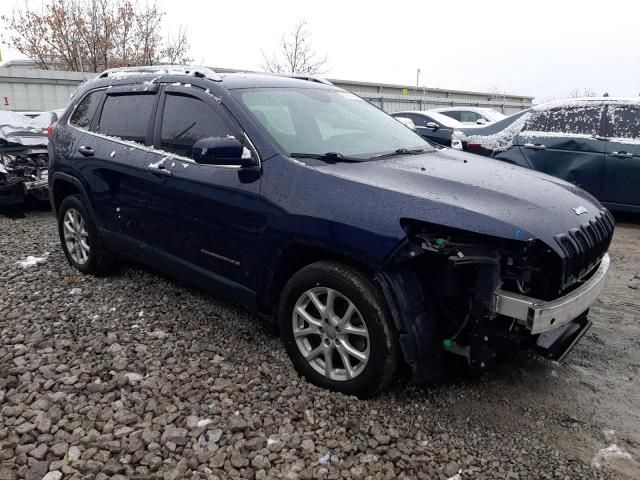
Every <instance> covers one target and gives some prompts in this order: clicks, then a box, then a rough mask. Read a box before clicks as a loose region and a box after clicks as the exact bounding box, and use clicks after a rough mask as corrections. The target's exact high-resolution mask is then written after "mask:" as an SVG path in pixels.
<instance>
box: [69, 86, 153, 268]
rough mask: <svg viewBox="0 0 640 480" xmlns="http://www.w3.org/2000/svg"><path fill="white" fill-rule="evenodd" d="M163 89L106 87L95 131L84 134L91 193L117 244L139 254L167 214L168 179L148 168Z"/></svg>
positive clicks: (85, 169)
mask: <svg viewBox="0 0 640 480" xmlns="http://www.w3.org/2000/svg"><path fill="white" fill-rule="evenodd" d="M158 96H159V95H158V93H157V91H154V89H152V88H149V87H147V90H146V91H144V92H140V91H138V92H134V91H132V89H131V87H120V88H110V89H108V90H107V91H106V95H105V97H104V99H103V102H102V105H101V107H100V109H99V111H98V114H97V115H96V116H95V117H94V120H93V122H92V126H91V132H89V133H87V134H85V136H84V137H83V139H82V147H81V148H83V149H84V151H85V153H84V155H85V156H86V161H85V163H84V164H83V165H82V168H83V172H82V173H81V176H82V177H84V178H87V179H89V184H90V190H89V196H90V200H91V203H92V206H93V208H94V210H95V212H96V213H97V215H98V216H99V217H100V218H101V219H102V224H103V227H104V228H105V229H106V232H105V238H106V240H107V242H108V243H111V244H113V245H114V246H116V248H119V249H121V250H124V251H127V252H129V253H132V254H135V255H139V254H141V253H143V251H144V250H145V249H144V246H145V244H146V245H148V244H149V243H150V242H151V240H152V239H153V237H154V235H155V234H157V232H154V231H153V227H154V224H155V222H154V219H156V218H157V217H159V216H162V215H163V210H165V209H166V206H165V203H164V196H163V189H162V182H163V180H164V179H163V178H161V177H158V176H156V175H154V173H152V172H150V171H149V170H148V169H147V165H148V163H149V161H148V156H149V153H148V151H149V148H148V145H149V142H150V140H151V133H152V127H153V115H154V112H155V109H156V107H157V101H158Z"/></svg>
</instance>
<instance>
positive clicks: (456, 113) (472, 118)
mask: <svg viewBox="0 0 640 480" xmlns="http://www.w3.org/2000/svg"><path fill="white" fill-rule="evenodd" d="M430 111H431V112H438V113H441V114H443V115H446V116H447V117H451V118H453V119H454V120H457V121H459V122H460V123H463V124H465V125H485V124H487V123H494V122H499V121H500V120H502V119H503V118H506V115H503V114H502V113H500V112H496V111H495V110H493V109H491V108H480V107H445V108H434V109H432V110H430Z"/></svg>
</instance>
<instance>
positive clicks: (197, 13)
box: [3, 0, 640, 101]
mask: <svg viewBox="0 0 640 480" xmlns="http://www.w3.org/2000/svg"><path fill="white" fill-rule="evenodd" d="M5 1H6V0H3V3H4V2H5ZM36 1H37V0H36ZM143 1H144V0H143ZM157 1H158V3H159V4H160V5H161V6H162V7H163V8H164V9H165V10H166V12H167V18H166V22H165V26H166V28H167V29H168V30H171V29H174V30H176V29H177V28H178V26H179V25H184V26H186V27H187V29H188V33H189V37H190V42H191V56H192V57H193V58H194V59H195V62H196V63H202V64H205V65H208V66H219V67H229V68H243V69H259V68H260V64H261V63H262V56H261V53H260V51H261V50H264V51H265V52H271V51H273V50H275V49H277V48H278V41H279V39H280V37H281V36H282V34H283V33H284V32H286V31H288V30H290V29H291V28H292V26H294V25H295V24H296V23H297V22H298V21H299V20H300V19H305V20H306V21H307V22H308V25H309V30H310V32H311V34H312V43H313V45H314V47H315V49H316V50H317V51H318V52H319V53H320V54H322V55H324V54H326V55H327V57H328V59H329V63H328V72H327V74H326V76H327V77H330V78H340V79H350V80H365V81H374V82H387V83H403V84H415V82H416V69H417V68H420V69H421V72H422V73H421V80H420V84H421V85H422V84H424V85H426V86H428V87H440V88H454V89H464V90H480V91H487V90H489V89H493V88H498V89H499V90H500V91H506V92H508V93H514V94H522V95H532V96H535V97H537V99H538V101H539V100H544V99H548V98H550V97H564V96H567V95H568V94H569V92H570V91H571V90H572V89H573V88H580V89H581V90H582V89H584V88H591V89H592V90H593V91H595V92H596V93H598V94H602V93H603V92H605V91H606V92H609V93H610V94H611V95H616V96H629V95H633V96H635V95H638V94H640V2H635V1H633V0H608V1H606V2H595V1H590V0H587V1H584V0H583V1H564V0H553V1H549V0H538V1H516V2H514V1H503V2H500V1H495V0H485V1H479V0H475V1H467V0H456V1H454V2H452V1H439V2H437V1H424V0H422V1H402V2H398V1H394V0H387V1H375V2H372V1H367V2H361V1H348V0H341V1H334V0H315V1H301V0H295V1H278V0H269V1H253V0H235V1H206V0H201V1H193V0H180V1H176V0H157ZM7 3H9V2H7ZM32 4H33V0H32ZM3 51H4V59H5V60H6V59H9V58H17V55H16V54H15V52H10V51H7V50H6V48H3Z"/></svg>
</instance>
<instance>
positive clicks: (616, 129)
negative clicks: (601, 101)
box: [609, 105, 640, 139]
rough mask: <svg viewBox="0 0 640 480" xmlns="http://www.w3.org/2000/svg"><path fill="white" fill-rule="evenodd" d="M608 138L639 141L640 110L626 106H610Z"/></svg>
mask: <svg viewBox="0 0 640 480" xmlns="http://www.w3.org/2000/svg"><path fill="white" fill-rule="evenodd" d="M609 136H610V137H613V138H634V139H640V108H638V107H631V106H628V105H623V106H615V107H611V106H610V107H609Z"/></svg>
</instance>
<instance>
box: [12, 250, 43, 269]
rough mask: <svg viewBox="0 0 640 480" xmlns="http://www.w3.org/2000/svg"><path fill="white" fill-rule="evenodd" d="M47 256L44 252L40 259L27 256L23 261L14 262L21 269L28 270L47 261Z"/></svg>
mask: <svg viewBox="0 0 640 480" xmlns="http://www.w3.org/2000/svg"><path fill="white" fill-rule="evenodd" d="M48 256H49V252H45V253H44V254H43V255H42V257H34V256H33V255H29V256H28V257H27V258H25V259H24V260H20V261H18V262H16V264H17V265H19V266H20V267H22V268H29V267H33V266H35V265H37V264H39V263H43V262H46V261H47V257H48Z"/></svg>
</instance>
